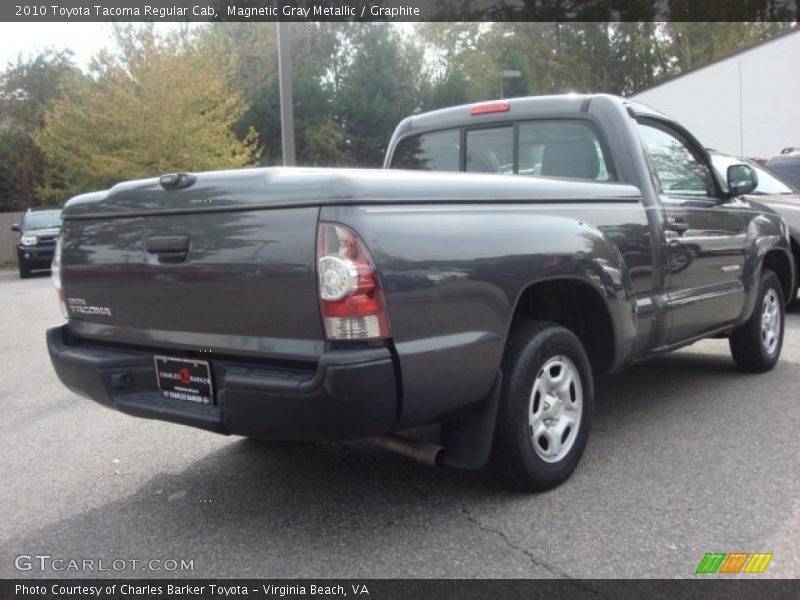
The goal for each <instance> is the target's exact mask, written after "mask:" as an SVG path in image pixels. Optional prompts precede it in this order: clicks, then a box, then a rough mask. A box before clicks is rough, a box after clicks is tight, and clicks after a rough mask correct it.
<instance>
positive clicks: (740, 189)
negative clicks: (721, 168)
mask: <svg viewBox="0 0 800 600" xmlns="http://www.w3.org/2000/svg"><path fill="white" fill-rule="evenodd" d="M756 187H758V175H757V174H756V172H755V169H753V167H751V166H750V165H731V166H730V167H728V189H729V190H730V192H731V195H732V196H743V195H744V194H749V193H750V192H752V191H753V190H754V189H756Z"/></svg>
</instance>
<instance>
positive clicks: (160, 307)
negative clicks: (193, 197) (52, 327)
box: [62, 189, 324, 362]
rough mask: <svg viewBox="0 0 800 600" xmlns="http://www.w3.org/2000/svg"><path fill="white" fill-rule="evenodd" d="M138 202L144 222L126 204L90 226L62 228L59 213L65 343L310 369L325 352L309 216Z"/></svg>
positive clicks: (96, 216) (313, 210) (77, 223)
mask: <svg viewBox="0 0 800 600" xmlns="http://www.w3.org/2000/svg"><path fill="white" fill-rule="evenodd" d="M207 191H208V190H207V189H206V192H207ZM161 193H162V194H163V195H164V196H165V198H164V201H163V204H162V206H164V207H165V208H168V207H169V204H168V201H169V200H170V199H171V198H170V197H169V196H167V194H170V193H172V194H175V193H176V192H167V191H162V192H161ZM177 193H181V192H177ZM110 195H113V190H112V192H111V194H110ZM128 195H130V194H128ZM173 198H174V196H173ZM142 202H143V204H142V206H143V207H145V208H147V207H149V208H148V209H147V210H143V211H137V210H135V205H131V204H130V199H128V208H127V209H126V210H124V211H119V210H116V211H114V210H109V211H108V215H107V216H103V215H102V212H101V211H102V210H103V208H104V207H113V202H112V203H109V200H108V197H105V198H104V199H103V201H102V202H100V203H97V206H95V207H94V209H93V211H92V212H93V214H92V216H91V217H90V218H85V217H79V218H77V219H70V216H69V210H67V211H66V218H65V221H64V230H63V239H64V241H63V250H62V265H63V270H62V280H63V287H64V300H65V302H66V304H67V310H68V311H69V314H70V330H71V331H72V332H73V333H74V334H75V335H77V336H79V337H85V338H90V339H93V340H109V341H113V342H114V343H117V344H119V343H123V344H126V343H127V344H131V345H137V346H154V347H156V346H157V347H158V348H162V349H165V348H176V349H183V350H192V351H195V352H200V353H202V352H213V353H217V354H231V355H253V356H255V355H257V356H260V357H265V356H268V357H274V358H276V359H286V360H297V361H308V362H313V361H316V360H317V359H318V357H319V355H320V354H321V353H322V350H323V345H324V344H323V332H322V325H321V320H320V313H319V306H318V301H317V296H318V294H317V284H316V278H315V277H316V276H315V267H314V261H315V234H316V227H317V218H318V213H319V209H318V207H315V206H301V207H297V208H269V207H258V208H254V209H243V210H223V211H216V210H211V209H210V207H209V208H205V207H203V206H200V207H198V208H197V209H196V210H194V211H187V210H182V211H181V212H180V214H175V213H170V212H169V210H164V211H159V210H152V207H153V205H154V199H153V192H152V191H150V193H149V194H147V195H146V196H144V195H143V201H142ZM183 204H184V205H185V204H186V203H185V202H184V203H183ZM207 204H208V205H210V206H213V204H214V198H213V197H211V198H210V199H209V201H208V202H207Z"/></svg>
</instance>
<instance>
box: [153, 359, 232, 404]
mask: <svg viewBox="0 0 800 600" xmlns="http://www.w3.org/2000/svg"><path fill="white" fill-rule="evenodd" d="M153 364H154V365H155V370H156V385H157V386H158V391H159V392H160V393H161V395H162V396H163V397H164V398H167V399H169V400H178V401H182V402H189V403H191V404H196V405H199V406H213V405H214V404H215V403H216V402H215V398H214V382H213V380H212V378H211V364H210V363H209V362H208V361H207V360H197V359H194V358H180V357H177V356H164V355H162V354H154V355H153Z"/></svg>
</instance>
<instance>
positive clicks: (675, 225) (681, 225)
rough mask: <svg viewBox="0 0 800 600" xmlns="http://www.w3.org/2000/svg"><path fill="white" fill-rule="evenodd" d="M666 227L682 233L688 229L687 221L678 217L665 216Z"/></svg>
mask: <svg viewBox="0 0 800 600" xmlns="http://www.w3.org/2000/svg"><path fill="white" fill-rule="evenodd" d="M667 227H669V228H670V229H672V231H677V232H678V233H683V232H684V231H687V230H688V229H689V223H687V222H686V221H684V220H683V219H680V218H675V217H667Z"/></svg>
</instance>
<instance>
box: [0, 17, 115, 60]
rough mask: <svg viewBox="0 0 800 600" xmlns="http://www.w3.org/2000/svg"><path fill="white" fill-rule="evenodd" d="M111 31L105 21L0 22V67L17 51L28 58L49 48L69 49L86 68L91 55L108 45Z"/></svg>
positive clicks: (11, 58) (16, 53)
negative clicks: (67, 22)
mask: <svg viewBox="0 0 800 600" xmlns="http://www.w3.org/2000/svg"><path fill="white" fill-rule="evenodd" d="M111 31H112V28H111V25H110V24H108V23H69V24H66V23H0V70H4V69H5V68H6V65H8V63H9V62H16V60H17V56H19V55H20V54H21V55H22V56H23V58H27V57H29V56H31V55H33V54H36V53H37V52H39V51H41V50H45V49H46V48H50V47H52V48H55V49H56V50H63V49H64V48H69V49H71V50H72V51H73V52H74V53H75V63H76V64H77V65H78V66H79V67H81V69H84V70H85V69H86V68H87V67H88V66H89V59H90V58H91V57H92V55H93V54H95V53H96V52H97V51H98V50H101V49H102V48H103V47H106V46H110V45H111V43H110V41H109V40H110V37H111Z"/></svg>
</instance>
